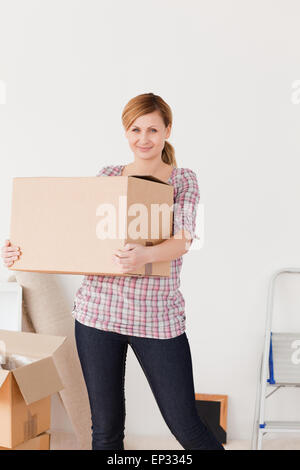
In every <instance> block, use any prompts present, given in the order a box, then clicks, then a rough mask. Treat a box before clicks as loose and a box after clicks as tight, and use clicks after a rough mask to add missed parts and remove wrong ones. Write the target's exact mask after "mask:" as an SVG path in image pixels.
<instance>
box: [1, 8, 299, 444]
mask: <svg viewBox="0 0 300 470" xmlns="http://www.w3.org/2000/svg"><path fill="white" fill-rule="evenodd" d="M0 8H1V14H0V45H1V46H0V62H1V68H0V80H2V85H3V83H5V84H6V93H7V97H6V104H1V105H0V131H1V137H0V152H1V164H2V166H1V175H0V178H1V180H0V181H1V184H0V198H1V201H2V202H1V220H0V239H1V240H4V239H5V238H6V237H7V236H9V217H10V202H11V184H12V177H15V176H92V175H95V174H96V172H97V171H98V169H99V168H100V167H101V166H102V165H106V164H123V163H129V162H130V161H132V155H131V152H130V149H129V147H128V145H127V141H126V139H125V137H124V134H123V129H122V126H121V112H122V109H123V107H124V106H125V104H126V103H127V101H128V100H129V99H130V98H132V97H133V96H136V95H137V94H139V93H144V92H150V91H151V92H154V93H156V94H158V95H160V96H162V97H163V98H164V99H165V100H166V101H167V102H168V103H169V104H170V106H171V108H172V110H173V113H174V124H173V132H172V135H171V137H170V142H171V143H172V144H173V145H174V146H175V149H176V158H177V162H178V166H183V167H190V168H192V169H194V170H195V171H196V173H197V175H198V177H199V185H200V192H201V203H202V204H204V208H205V243H204V246H203V248H202V249H201V250H198V251H195V250H194V251H191V252H190V253H188V254H187V255H185V257H184V267H183V270H182V292H183V295H184V296H185V299H186V315H187V335H188V338H189V341H190V346H191V351H192V357H193V368H194V379H195V391H196V392H197V393H216V394H228V395H229V410H228V435H229V438H230V439H231V438H245V439H246V438H250V434H251V428H252V417H253V411H254V401H255V389H256V377H257V370H258V361H259V357H260V351H261V347H262V343H263V336H264V322H265V311H266V298H267V287H268V282H269V279H270V276H271V274H272V273H273V271H274V270H276V269H278V268H281V267H284V266H300V252H299V240H300V222H299V196H300V189H299V170H300V165H299V150H300V142H299V125H300V105H299V104H298V105H297V101H296V102H295V104H293V102H292V100H291V95H292V85H293V83H294V81H295V80H297V79H299V78H300V60H299V59H300V57H299V55H300V49H299V43H300V30H299V22H298V18H299V14H300V4H299V2H297V1H291V0H281V1H278V0H277V1H275V0H273V1H266V0H264V1H263V0H254V1H253V0H252V1H241V0H226V1H225V0H215V1H212V0H209V1H208V0H207V1H200V0H197V1H192V0H186V1H185V2H182V1H179V0H151V2H146V1H143V0H128V1H126V2H123V1H114V2H111V1H84V2H83V1H82V2H81V1H78V0H70V1H66V0H59V1H57V0H56V1H51V2H50V1H40V0H36V1H33V0H27V1H26V2H24V1H20V0H19V1H14V2H5V1H4V0H1V1H0ZM0 274H1V279H6V277H7V275H8V274H9V273H8V270H6V269H5V268H2V270H1V273H0ZM195 274H196V275H195ZM59 277H60V279H61V282H62V283H63V284H64V286H65V289H66V293H67V295H68V298H69V301H70V314H71V307H72V298H73V295H74V293H75V290H76V289H77V287H78V286H79V284H80V282H81V279H82V277H81V276H67V275H61V276H59ZM280 286H281V287H280V289H279V292H280V294H282V299H283V298H284V296H285V295H286V294H288V302H287V305H288V308H291V307H292V305H293V302H292V298H293V299H296V295H293V296H291V294H290V292H289V291H288V290H287V287H286V286H287V281H286V280H284V281H282V282H281V283H280ZM298 289H299V287H297V288H296V291H297V290H298ZM282 302H283V301H282ZM282 302H281V303H282ZM294 313H295V315H296V314H298V313H299V310H298V311H297V309H295V312H294ZM278 393H281V397H279V395H278V398H276V400H275V396H274V400H273V404H271V411H273V412H274V413H276V414H277V415H278V414H279V415H281V414H282V413H283V411H286V413H287V414H289V415H290V416H289V417H290V418H291V419H297V417H298V419H299V416H296V414H297V413H298V415H300V400H299V396H298V394H297V390H293V391H291V393H290V394H289V397H290V398H289V400H288V401H287V402H284V403H285V405H284V406H282V405H280V400H279V399H281V400H282V399H284V396H283V394H284V391H281V392H278ZM286 396H288V395H286ZM126 406H127V417H126V431H127V432H132V433H135V434H138V433H140V434H148V433H149V434H150V433H161V434H163V433H165V434H168V433H169V430H168V428H167V426H166V424H165V422H164V421H163V418H162V417H161V415H160V412H159V409H158V407H157V405H156V402H155V400H154V397H153V395H152V392H151V390H150V387H149V385H148V383H147V381H146V378H145V377H144V375H143V372H142V370H141V368H140V366H139V364H138V362H137V360H136V359H135V356H134V354H133V352H132V351H131V349H130V348H129V350H128V360H127V375H126ZM277 417H278V416H277ZM61 425H62V423H61V422H60V423H59V426H60V428H61ZM68 426H69V425H68V423H66V427H68Z"/></svg>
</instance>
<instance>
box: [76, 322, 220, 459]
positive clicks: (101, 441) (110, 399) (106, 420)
mask: <svg viewBox="0 0 300 470" xmlns="http://www.w3.org/2000/svg"><path fill="white" fill-rule="evenodd" d="M75 338H76V346H77V351H78V356H79V360H80V363H81V368H82V372H83V376H84V380H85V383H86V387H87V392H88V396H89V401H90V407H91V419H92V427H91V429H92V450H107V449H109V450H112V449H120V450H124V443H123V439H124V437H125V435H124V429H125V392H124V383H125V363H126V354H127V348H128V344H130V346H131V348H132V349H133V351H134V354H135V355H136V357H137V359H138V361H139V363H140V365H141V367H142V369H143V371H144V374H145V376H146V378H147V380H148V382H149V385H150V387H151V389H152V392H153V394H154V397H155V399H156V402H157V405H158V407H159V409H160V412H161V414H162V416H163V418H164V420H165V422H166V424H167V426H168V427H169V429H170V431H171V433H172V434H173V435H174V436H175V438H176V439H177V441H178V442H179V443H180V444H181V445H182V447H183V448H184V449H189V450H192V449H202V450H205V449H206V450H208V449H210V450H225V449H224V447H223V446H222V444H220V443H219V442H218V441H217V440H216V438H215V437H214V435H213V434H212V432H211V431H210V430H209V429H208V428H207V427H206V426H205V424H204V423H203V422H202V421H201V419H200V417H199V416H198V413H197V409H196V401H195V392H194V381H193V371H192V359H191V353H190V347H189V343H188V339H187V336H186V333H183V334H181V335H180V336H177V337H176V338H170V339H155V338H143V337H139V336H127V335H122V334H119V333H115V332H111V331H103V330H99V329H97V328H93V327H90V326H86V325H83V324H82V323H80V322H79V321H77V320H76V319H75Z"/></svg>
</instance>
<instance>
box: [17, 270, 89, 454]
mask: <svg viewBox="0 0 300 470" xmlns="http://www.w3.org/2000/svg"><path fill="white" fill-rule="evenodd" d="M14 278H15V279H16V281H17V282H18V283H19V284H20V285H21V286H22V290H23V311H24V313H25V315H24V328H25V330H23V331H27V329H30V328H33V329H34V331H35V332H36V333H41V334H48V335H57V336H66V337H67V339H66V341H65V343H64V345H63V347H62V348H61V350H58V351H57V353H56V355H55V363H56V366H57V369H58V372H59V374H60V376H61V378H62V381H63V384H64V387H65V388H64V389H63V390H61V391H60V392H58V393H59V395H60V397H61V399H62V401H63V404H64V406H65V409H66V411H67V413H68V416H69V418H70V421H71V423H72V425H73V428H74V432H75V434H76V437H77V441H78V447H79V449H80V450H90V449H91V425H92V423H91V411H90V404H89V399H88V393H87V389H86V385H85V381H84V378H83V374H82V370H81V365H80V361H79V358H78V353H77V348H76V342H75V336H74V319H73V318H72V315H71V310H70V307H69V305H68V302H67V300H66V298H65V295H64V292H63V289H62V287H61V286H60V284H59V282H58V280H57V278H56V277H55V275H53V274H48V273H36V272H27V271H14ZM15 279H13V278H12V277H11V278H10V279H9V280H15ZM29 331H31V330H29Z"/></svg>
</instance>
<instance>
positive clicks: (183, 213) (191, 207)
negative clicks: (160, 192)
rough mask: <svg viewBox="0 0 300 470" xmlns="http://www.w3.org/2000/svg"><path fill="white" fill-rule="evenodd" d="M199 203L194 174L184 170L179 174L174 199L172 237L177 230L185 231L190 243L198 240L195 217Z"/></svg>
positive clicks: (197, 186) (187, 169)
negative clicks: (179, 178) (179, 181)
mask: <svg viewBox="0 0 300 470" xmlns="http://www.w3.org/2000/svg"><path fill="white" fill-rule="evenodd" d="M199 201H200V191H199V185H198V180H197V176H196V173H195V172H194V171H193V170H190V169H189V168H185V169H184V171H183V173H182V174H181V183H180V185H179V188H178V190H177V193H176V195H175V197H174V211H173V235H175V234H176V233H177V232H178V231H179V230H181V229H184V230H187V231H188V232H189V234H190V238H191V240H190V241H191V243H192V241H193V239H194V238H199V237H198V236H197V235H196V233H195V229H196V216H197V209H198V204H199Z"/></svg>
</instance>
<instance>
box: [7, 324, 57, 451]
mask: <svg viewBox="0 0 300 470" xmlns="http://www.w3.org/2000/svg"><path fill="white" fill-rule="evenodd" d="M65 339H66V337H61V336H51V335H44V334H37V333H27V332H21V331H9V330H0V446H3V447H8V448H13V447H16V446H17V445H19V444H21V443H22V442H25V441H27V440H29V439H32V438H33V437H35V436H37V435H38V434H41V433H42V432H44V431H46V430H48V429H49V428H50V424H51V423H50V420H51V395H52V394H53V393H56V392H58V391H60V390H62V389H63V388H64V385H63V382H62V380H61V377H60V376H59V374H58V371H57V369H56V366H55V352H56V351H57V349H58V348H60V347H61V345H62V344H63V342H64V341H65Z"/></svg>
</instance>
